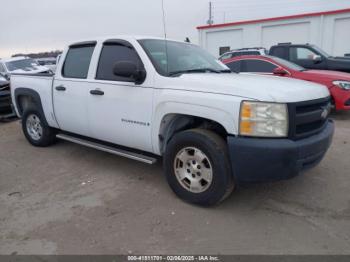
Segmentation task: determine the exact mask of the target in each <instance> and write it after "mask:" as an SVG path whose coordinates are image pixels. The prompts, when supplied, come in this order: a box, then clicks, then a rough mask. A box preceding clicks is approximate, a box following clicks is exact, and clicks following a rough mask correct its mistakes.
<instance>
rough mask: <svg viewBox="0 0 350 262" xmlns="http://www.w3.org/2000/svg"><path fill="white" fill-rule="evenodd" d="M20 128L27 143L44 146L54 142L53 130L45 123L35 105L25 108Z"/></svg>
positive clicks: (54, 134)
mask: <svg viewBox="0 0 350 262" xmlns="http://www.w3.org/2000/svg"><path fill="white" fill-rule="evenodd" d="M22 130H23V133H24V135H25V137H26V138H27V140H28V141H29V143H31V144H32V145H34V146H40V147H46V146H49V145H51V144H53V143H54V142H56V133H55V130H54V129H52V128H51V127H49V126H48V125H47V124H46V121H45V119H44V117H43V115H42V114H41V112H40V111H39V110H38V109H36V108H35V106H31V107H29V108H27V109H25V111H24V113H23V116H22Z"/></svg>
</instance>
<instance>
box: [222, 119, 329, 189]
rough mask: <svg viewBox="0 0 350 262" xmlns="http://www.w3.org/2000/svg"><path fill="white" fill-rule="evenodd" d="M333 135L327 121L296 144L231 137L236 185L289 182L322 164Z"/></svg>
mask: <svg viewBox="0 0 350 262" xmlns="http://www.w3.org/2000/svg"><path fill="white" fill-rule="evenodd" d="M333 134H334V123H333V121H331V120H329V122H328V123H327V125H326V127H325V128H324V129H323V131H322V132H321V133H318V134H316V135H313V136H311V137H308V138H305V139H301V140H297V141H293V140H289V139H264V138H247V137H233V136H230V137H228V148H229V153H230V159H231V164H232V172H233V176H234V178H235V180H236V182H238V183H250V182H269V181H277V180H283V179H288V178H292V177H294V176H296V175H298V174H299V173H300V172H301V171H303V170H305V169H307V168H311V167H314V166H315V165H317V164H318V163H319V162H320V161H321V160H322V158H323V157H324V155H325V154H326V152H327V150H328V148H329V146H330V144H331V142H332V138H333Z"/></svg>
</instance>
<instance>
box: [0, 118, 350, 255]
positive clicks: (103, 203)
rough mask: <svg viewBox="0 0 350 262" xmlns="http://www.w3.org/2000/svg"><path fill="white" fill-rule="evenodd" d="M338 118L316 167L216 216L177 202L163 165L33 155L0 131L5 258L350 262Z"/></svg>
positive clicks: (72, 148)
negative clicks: (277, 257) (232, 257)
mask: <svg viewBox="0 0 350 262" xmlns="http://www.w3.org/2000/svg"><path fill="white" fill-rule="evenodd" d="M333 118H335V119H336V135H335V140H334V143H333V145H332V148H331V149H330V151H329V153H328V154H327V156H326V158H325V159H324V161H323V162H322V163H321V164H320V165H319V166H318V167H316V168H315V169H313V170H311V171H309V172H308V173H306V174H303V175H301V176H299V177H297V178H295V179H293V180H289V181H284V182H278V183H273V184H264V185H251V186H245V187H242V188H239V189H238V190H237V191H236V192H235V193H234V194H233V195H232V196H231V197H230V198H229V199H228V200H227V201H226V202H224V203H223V204H222V205H220V206H218V207H215V208H210V209H205V208H199V207H196V206H191V205H189V204H186V203H183V202H182V201H181V200H179V199H178V198H177V197H175V195H174V194H173V193H172V192H171V191H170V189H169V187H168V186H167V184H166V181H165V179H164V178H163V176H162V168H161V164H157V165H154V166H148V165H144V164H142V163H138V162H134V161H132V160H128V159H124V158H120V157H116V156H113V155H109V154H107V153H103V152H99V151H96V150H92V149H88V148H85V147H82V146H79V145H75V144H71V143H68V142H67V143H66V142H60V143H58V144H57V145H55V146H53V147H50V148H35V147H32V146H30V145H29V144H28V143H27V142H26V140H25V139H24V137H23V135H22V132H21V129H20V125H19V122H12V123H7V124H0V254H11V253H15V252H17V253H18V254H127V253H132V254H164V253H166V254H169V253H170V254H188V253H190V254H203V253H206V254H340V253H341V254H350V190H349V189H350V156H349V152H350V113H340V114H337V115H334V116H333Z"/></svg>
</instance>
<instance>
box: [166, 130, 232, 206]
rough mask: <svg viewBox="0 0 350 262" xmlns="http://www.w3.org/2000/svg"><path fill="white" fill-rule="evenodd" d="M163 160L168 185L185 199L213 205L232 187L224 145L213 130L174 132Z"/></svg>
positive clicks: (221, 199)
mask: <svg viewBox="0 0 350 262" xmlns="http://www.w3.org/2000/svg"><path fill="white" fill-rule="evenodd" d="M196 150H197V151H196ZM193 160H194V161H193ZM163 161H164V170H165V176H166V178H167V181H168V183H169V186H170V187H171V189H172V190H173V191H174V192H175V194H176V195H177V196H178V197H180V198H181V199H183V200H184V201H186V202H189V203H192V204H196V205H201V206H212V205H215V204H218V203H220V202H221V201H223V200H224V199H225V198H227V197H228V196H229V195H230V194H231V193H232V191H233V189H234V181H233V176H232V172H231V165H230V161H229V155H228V150H227V145H226V143H225V141H224V140H223V139H222V138H221V137H220V136H219V135H217V134H215V133H214V132H212V131H209V130H204V129H192V130H187V131H183V132H180V133H178V134H176V135H175V136H174V137H173V138H172V139H171V140H170V142H169V144H168V145H167V148H166V152H165V154H164V158H163ZM199 168H200V169H199ZM210 170H211V172H209V171H210ZM189 171H190V172H189ZM197 171H199V173H197ZM210 174H211V175H210Z"/></svg>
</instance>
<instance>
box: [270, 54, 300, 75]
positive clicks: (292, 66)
mask: <svg viewBox="0 0 350 262" xmlns="http://www.w3.org/2000/svg"><path fill="white" fill-rule="evenodd" d="M270 58H271V59H273V60H275V61H276V62H277V63H279V64H281V65H283V66H285V67H287V68H289V69H292V70H295V71H300V72H302V71H306V69H305V68H304V67H302V66H300V65H297V64H294V63H292V62H289V61H287V60H284V59H282V58H279V57H274V56H271V57H270Z"/></svg>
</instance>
